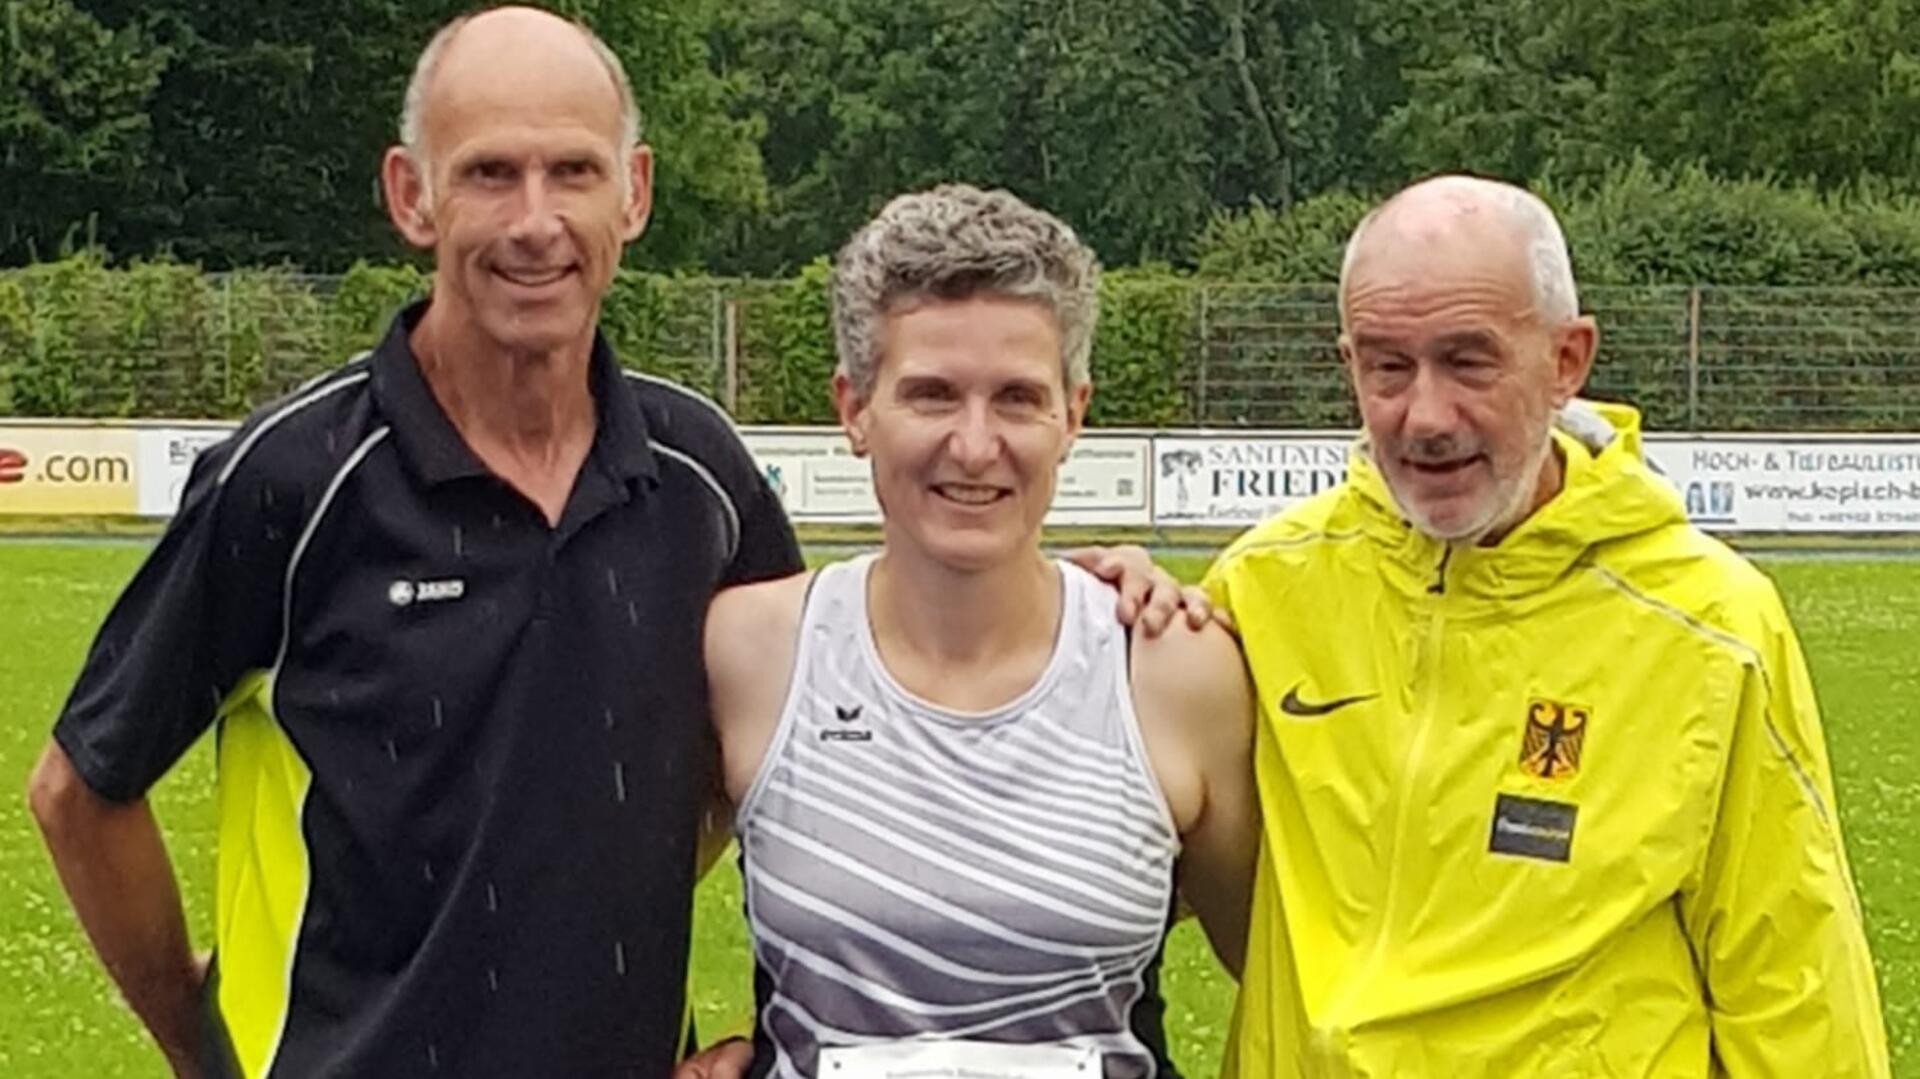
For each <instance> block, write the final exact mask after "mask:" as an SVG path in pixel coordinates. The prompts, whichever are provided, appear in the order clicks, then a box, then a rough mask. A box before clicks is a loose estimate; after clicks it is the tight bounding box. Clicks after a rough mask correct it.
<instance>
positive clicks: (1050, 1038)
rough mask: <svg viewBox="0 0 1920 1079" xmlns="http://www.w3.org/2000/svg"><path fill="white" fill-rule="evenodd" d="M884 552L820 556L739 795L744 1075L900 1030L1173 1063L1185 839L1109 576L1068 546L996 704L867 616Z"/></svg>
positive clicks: (1138, 1067)
mask: <svg viewBox="0 0 1920 1079" xmlns="http://www.w3.org/2000/svg"><path fill="white" fill-rule="evenodd" d="M873 562H874V556H872V555H869V556H867V557H864V558H859V559H855V560H853V561H850V562H843V563H840V564H837V565H833V566H828V567H826V568H823V569H822V570H820V571H819V573H818V575H817V576H816V577H815V579H814V581H813V583H812V588H811V590H810V592H809V594H808V597H807V601H806V607H805V611H804V614H803V616H802V618H801V630H800V640H799V645H798V650H797V654H796V657H795V663H794V675H793V680H792V683H791V686H790V688H789V689H788V695H787V700H786V704H785V706H784V708H783V709H782V712H781V715H780V719H779V725H778V727H777V729H776V732H775V734H774V737H773V741H772V744H771V745H770V746H769V747H768V750H767V756H766V759H765V761H764V762H763V763H762V764H761V767H760V771H759V773H758V774H757V775H756V776H755V778H754V782H753V784H752V786H751V787H750V788H749V789H748V792H747V794H746V797H745V798H743V799H742V801H741V805H740V807H739V813H738V818H737V820H738V823H737V829H738V832H739V837H740V845H741V852H742V859H741V861H742V865H743V869H744V873H745V882H746V909H747V919H748V924H749V927H750V929H751V932H752V935H753V951H754V960H755V989H756V998H757V1005H758V1016H757V1019H758V1022H757V1023H756V1030H755V1043H756V1045H755V1054H754V1057H755V1059H754V1067H753V1074H754V1075H756V1076H760V1075H778V1076H813V1075H815V1074H817V1073H818V1071H819V1068H818V1061H819V1054H820V1050H821V1049H823V1048H831V1047H837V1046H861V1045H871V1044H876V1043H888V1042H893V1041H898V1040H920V1039H935V1038H939V1039H966V1040H973V1041H989V1042H1002V1043H1017V1044H1029V1045H1031V1044H1040V1043H1044V1044H1061V1045H1068V1046H1072V1047H1075V1048H1079V1049H1083V1050H1084V1049H1091V1050H1093V1051H1094V1052H1097V1053H1098V1054H1099V1057H1100V1059H1101V1061H1102V1064H1103V1069H1102V1070H1103V1071H1104V1074H1105V1076H1106V1077H1108V1079H1132V1077H1145V1076H1161V1077H1165V1076H1173V1075H1175V1074H1176V1073H1175V1072H1174V1069H1173V1067H1172V1066H1171V1064H1170V1063H1169V1062H1168V1060H1167V1057H1166V1051H1165V1039H1164V1037H1163V1034H1162V1031H1161V1013H1162V1003H1161V1000H1160V996H1159V991H1158V985H1157V982H1158V967H1159V958H1160V949H1161V943H1162V940H1163V938H1164V935H1165V931H1166V927H1167V924H1168V918H1169V914H1170V911H1171V906H1172V893H1173V866H1174V860H1175V858H1176V857H1177V855H1178V854H1179V836H1178V834H1177V832H1176V830H1175V828H1174V826H1173V823H1172V820H1171V818H1170V816H1169V815H1168V811H1167V806H1166V800H1165V798H1164V797H1163V796H1162V794H1161V792H1160V788H1159V784H1158V783H1157V781H1156V780H1155V779H1154V777H1153V774H1152V772H1151V771H1150V770H1149V766H1148V763H1147V758H1146V754H1145V752H1144V750H1143V748H1142V745H1141V739H1140V733H1139V726H1138V723H1137V722H1136V720H1135V718H1134V712H1133V704H1132V696H1131V693H1130V691H1129V688H1128V682H1127V638H1126V633H1125V631H1124V630H1123V629H1122V628H1121V627H1120V625H1119V624H1118V623H1117V622H1116V621H1115V619H1114V615H1113V604H1114V597H1113V592H1112V591H1111V589H1109V588H1108V587H1107V586H1105V585H1103V584H1101V583H1100V582H1099V581H1097V580H1096V579H1094V578H1093V577H1092V576H1091V575H1089V574H1087V573H1086V572H1084V571H1082V570H1080V569H1078V568H1077V567H1074V566H1071V565H1068V564H1066V563H1060V564H1059V574H1060V580H1061V587H1062V599H1063V601H1064V602H1063V604H1062V617H1061V622H1060V628H1059V632H1058V637H1057V640H1056V643H1055V645H1054V651H1053V655H1052V658H1051V659H1050V660H1049V662H1048V664H1047V666H1046V669H1045V671H1044V672H1043V673H1042V674H1041V675H1040V678H1039V679H1038V681H1036V682H1035V683H1034V685H1033V686H1032V687H1030V688H1029V689H1028V690H1027V691H1026V692H1025V693H1023V694H1021V695H1020V696H1019V697H1018V698H1017V699H1015V700H1014V701H1012V702H1011V703H1009V704H1007V705H1005V706H1003V707H1001V708H998V709H995V710H993V711H991V712H987V713H956V712H953V711H950V710H948V709H944V708H941V707H938V706H936V705H934V704H932V703H930V702H928V701H926V700H924V699H922V698H919V697H916V696H915V695H913V694H912V693H909V692H908V691H907V690H906V689H904V688H902V687H901V686H900V685H899V684H898V683H897V682H895V681H894V680H893V678H892V676H891V675H889V674H888V673H887V671H886V669H885V668H884V667H883V666H882V664H881V662H880V657H879V653H878V651H877V649H876V647H875V645H874V641H873V634H872V631H871V628H870V626H869V624H868V621H867V617H866V610H867V603H866V596H867V579H868V572H869V570H870V569H871V567H872V565H873Z"/></svg>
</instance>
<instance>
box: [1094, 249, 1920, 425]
mask: <svg viewBox="0 0 1920 1079" xmlns="http://www.w3.org/2000/svg"><path fill="white" fill-rule="evenodd" d="M1334 291H1335V290H1334V288H1333V287H1332V286H1330V285H1317V286H1296V287H1273V286H1268V285H1212V286H1208V287H1206V288H1205V289H1203V290H1202V291H1201V292H1200V294H1199V296H1198V298H1197V300H1196V304H1197V307H1198V311H1197V314H1196V318H1195V324H1196V333H1195V339H1196V347H1195V359H1194V362H1193V364H1192V366H1191V369H1190V374H1189V377H1188V379H1187V382H1186V386H1187V392H1188V395H1189V399H1190V400H1191V402H1192V406H1193V415H1194V418H1195V420H1196V421H1198V422H1200V423H1202V424H1207V425H1240V424H1246V425H1254V426H1272V425H1280V424H1284V425H1293V424H1295V423H1298V424H1299V425H1300V426H1309V427H1317V426H1350V425H1354V424H1356V423H1357V422H1358V417H1357V415H1356V414H1355V413H1354V411H1353V407H1352V404H1351V396H1350V393H1349V391H1348V388H1347V385H1346V381H1345V375H1344V372H1343V371H1342V370H1341V366H1340V357H1339V353H1338V351H1337V349H1336V347H1335V340H1336V338H1337V336H1338V332H1339V331H1338V317H1339V316H1338V311H1337V309H1336V307H1335V295H1334ZM1581 300H1582V306H1583V307H1584V308H1585V309H1586V310H1587V311H1588V312H1590V313H1591V314H1593V315H1594V317H1595V318H1596V319H1597V320H1598V322H1599V324H1600V331H1601V332H1600V340H1601V343H1600V354H1599V358H1598V359H1597V360H1596V362H1595V364H1594V368H1593V374H1592V377H1591V379H1590V380H1589V382H1588V388H1587V393H1588V394H1589V395H1590V396H1593V397H1599V398H1605V399H1608V400H1617V401H1626V402H1629V403H1632V404H1634V405H1636V406H1638V407H1639V408H1640V410H1641V411H1642V413H1643V414H1644V416H1645V420H1646V423H1647V426H1649V427H1650V428H1657V429H1661V430H1687V431H1700V430H1715V431H1742V430H1779V431H1816V430H1846V431H1896V430H1903V431H1913V430H1920V289H1842V288H1753V287H1718V286H1702V287H1695V288H1688V287H1683V286H1673V287H1631V286H1595V287H1590V288H1587V289H1585V290H1583V292H1582V295H1581ZM1098 370H1099V367H1098V358H1097V357H1096V361H1095V372H1096V375H1097V373H1098Z"/></svg>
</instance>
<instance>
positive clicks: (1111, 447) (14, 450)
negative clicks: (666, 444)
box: [0, 421, 1920, 534]
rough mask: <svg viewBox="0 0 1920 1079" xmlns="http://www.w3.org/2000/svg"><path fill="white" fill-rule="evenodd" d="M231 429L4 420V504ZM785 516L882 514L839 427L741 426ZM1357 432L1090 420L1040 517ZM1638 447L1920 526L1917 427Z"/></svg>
mask: <svg viewBox="0 0 1920 1079" xmlns="http://www.w3.org/2000/svg"><path fill="white" fill-rule="evenodd" d="M231 430H232V427H231V425H219V424H197V425H188V424H175V425H155V424H121V425H110V424H101V423H89V422H85V421H32V422H25V421H15V422H9V421H0V515H5V514H16V515H17V514H36V515H68V514H103V515H105V514H111V515H128V514H139V515H141V516H148V517H165V516H168V515H170V514H172V513H173V511H174V508H175V506H177V504H178V503H179V498H180V490H181V488H182V486H183V485H184V484H185V483H186V478H187V472H188V469H189V468H191V466H192V463H193V458H194V456H195V455H197V454H198V453H199V452H200V450H202V449H204V448H205V447H207V446H209V445H212V444H213V443H215V442H218V441H219V440H220V439H222V438H225V437H226V436H227V434H228V433H229V432H230V431H231ZM741 434H742V436H743V437H744V438H745V440H746V443H747V448H748V449H749V450H750V451H752V453H753V455H754V458H755V460H757V461H758V462H759V464H760V467H761V470H762V471H763V472H764V473H765V475H766V477H767V482H768V483H769V484H771V485H772V487H773V488H774V490H776V491H778V492H779V494H780V498H781V501H782V502H783V503H784V504H785V506H786V508H787V512H788V513H789V514H791V515H792V516H793V519H794V520H796V521H800V522H805V523H840V524H870V523H874V522H876V521H878V520H879V512H880V511H879V506H878V505H877V504H876V503H875V501H874V497H873V485H872V478H871V476H870V475H869V473H868V469H867V463H866V462H865V461H863V460H861V459H859V458H857V457H854V456H853V455H852V453H850V452H849V451H848V449H847V444H846V439H845V437H844V436H843V435H842V434H841V433H840V431H839V430H838V429H837V428H797V427H770V428H747V429H745V430H743V431H742V432H741ZM1351 440H1352V435H1351V433H1348V432H1329V431H1246V432H1233V433H1227V432H1209V431H1165V432H1159V433H1147V432H1124V433H1123V432H1089V433H1087V434H1086V435H1084V436H1083V437H1082V438H1081V439H1080V441H1079V443H1078V444H1077V445H1076V446H1075V447H1074V451H1073V454H1072V456H1071V457H1070V458H1068V460H1067V463H1066V465H1065V467H1063V468H1062V469H1061V471H1060V489H1059V492H1058V493H1057V495H1056V496H1055V499H1054V507H1053V512H1052V513H1051V514H1049V515H1048V518H1047V520H1048V523H1050V524H1055V525H1133V526H1147V525H1152V526H1158V527H1183V526H1187V527H1218V528H1232V527H1241V526H1245V525H1248V524H1251V523H1253V522H1254V521H1258V520H1260V519H1262V518H1264V517H1266V516H1268V515H1270V514H1272V513H1275V512H1278V511H1279V510H1282V509H1285V508H1286V507H1288V506H1290V505H1293V504H1294V503H1296V502H1298V501H1300V500H1302V499H1305V498H1308V497H1311V496H1312V495H1314V494H1317V493H1319V492H1321V491H1324V490H1326V489H1328V488H1329V487H1332V486H1334V485H1335V484H1337V483H1339V482H1340V481H1341V480H1342V479H1344V478H1345V477H1346V470H1347V469H1346V460H1347V450H1348V447H1349V445H1350V444H1351ZM1646 453H1647V456H1648V458H1649V459H1650V460H1651V461H1652V462H1653V463H1654V464H1655V466H1657V467H1658V468H1659V469H1660V471H1661V472H1662V473H1663V474H1665V475H1666V477H1667V478H1668V480H1669V481H1671V482H1672V483H1673V485H1674V489H1675V491H1677V492H1678V493H1679V495H1680V497H1681V499H1682V501H1683V502H1684V503H1685V505H1686V507H1687V513H1688V515H1689V516H1690V517H1692V518H1693V520H1694V521H1695V522H1697V523H1698V524H1700V525H1701V526H1702V527H1704V528H1707V529H1708V530H1710V531H1715V532H1804V533H1837V532H1878V533H1888V532H1901V533H1914V534H1920V434H1912V435H1888V436H1873V437H1861V436H1852V437H1842V436H1833V437H1820V436H1806V435H1801V436H1794V437H1786V436H1777V435H1708V436H1700V437H1695V436H1679V435H1658V434H1655V435H1649V436H1648V440H1647V445H1646Z"/></svg>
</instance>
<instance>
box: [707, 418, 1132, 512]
mask: <svg viewBox="0 0 1920 1079" xmlns="http://www.w3.org/2000/svg"><path fill="white" fill-rule="evenodd" d="M741 436H742V437H743V439H744V440H745V441H746V444H747V450H748V452H750V453H752V454H753V458H754V461H755V462H756V463H758V464H759V465H760V471H761V473H762V474H763V475H765V476H766V478H767V483H768V484H769V485H770V486H772V487H773V489H774V491H775V492H776V493H778V494H779V495H780V501H781V504H782V505H784V506H785V507H786V510H787V515H788V516H789V517H791V518H792V519H793V520H795V521H797V522H803V523H804V522H812V523H833V522H842V523H848V524H867V523H872V522H876V521H878V520H879V519H880V505H879V503H878V502H877V501H876V500H875V499H874V496H873V471H872V467H871V465H870V464H869V463H868V462H867V461H865V460H863V459H861V458H858V457H855V456H854V455H853V452H852V451H851V450H850V449H848V448H847V438H846V435H844V434H843V433H841V432H840V431H839V430H837V429H830V428H815V429H806V428H757V429H755V428H749V429H746V430H743V431H742V432H741ZM1151 445H1152V440H1151V439H1149V438H1147V437H1146V436H1144V435H1108V436H1088V437H1084V438H1082V439H1080V441H1079V442H1078V443H1077V444H1076V445H1075V446H1074V449H1073V453H1072V454H1071V455H1069V456H1068V458H1067V461H1066V463H1065V464H1064V465H1062V466H1061V468H1060V479H1059V487H1058V489H1057V490H1056V491H1055V493H1054V500H1053V510H1052V512H1050V513H1049V514H1048V515H1047V523H1048V524H1055V525H1062V524H1071V525H1095V524H1112V525H1146V524H1150V523H1151V521H1152V516H1151V507H1150V505H1149V501H1148V491H1149V488H1150V484H1149V481H1148V479H1147V461H1148V458H1149V456H1150V453H1151V449H1150V447H1151Z"/></svg>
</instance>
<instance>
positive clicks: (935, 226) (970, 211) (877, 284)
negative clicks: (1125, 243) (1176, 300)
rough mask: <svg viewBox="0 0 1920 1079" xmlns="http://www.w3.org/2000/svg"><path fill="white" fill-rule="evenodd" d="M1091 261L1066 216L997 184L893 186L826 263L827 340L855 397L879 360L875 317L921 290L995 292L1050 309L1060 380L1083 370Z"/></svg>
mask: <svg viewBox="0 0 1920 1079" xmlns="http://www.w3.org/2000/svg"><path fill="white" fill-rule="evenodd" d="M1099 280H1100V268H1099V265H1098V263H1097V262H1096V261H1095V259H1094V255H1093V249H1092V248H1090V247H1088V246H1087V245H1086V244H1084V243H1081V242H1080V238H1079V237H1078V236H1076V235H1074V232H1073V229H1071V228H1069V227H1067V224H1066V222H1064V221H1061V220H1060V219H1059V218H1057V217H1055V216H1053V215H1052V214H1050V213H1047V212H1046V211H1044V210H1039V209H1035V208H1034V207H1032V206H1029V205H1027V204H1026V203H1025V202H1022V201H1021V200H1020V199H1019V198H1018V197H1016V196H1014V195H1012V194H1010V193H1008V192H1006V191H982V190H981V189H979V188H977V187H971V186H969V185H967V184H942V185H940V186H939V187H936V188H933V189H932V190H930V191H921V192H917V193H915V194H911V195H901V196H899V197H898V198H895V199H894V200H893V201H891V202H889V203H887V205H886V208H885V209H883V210H881V211H880V214H879V216H877V217H875V218H874V219H873V220H872V221H869V222H867V224H866V225H864V226H863V227H862V228H861V229H860V231H858V232H856V233H854V234H853V238H852V239H850V240H848V241H847V245H846V246H845V247H842V248H841V249H840V254H839V255H838V256H837V257H836V258H835V259H834V263H833V340H834V346H835V348H836V350H837V351H838V353H839V357H840V372H841V374H843V375H845V376H846V377H847V380H848V381H849V382H851V383H852V384H853V389H854V392H855V393H857V394H859V395H860V396H861V397H862V398H864V397H866V396H868V395H869V394H871V393H872V392H873V385H874V381H875V379H876V378H877V377H878V374H879V370H880V351H881V348H882V346H883V342H882V341H881V340H880V338H881V330H882V325H883V320H884V319H885V318H886V317H887V316H889V315H893V314H897V313H899V311H900V310H901V309H902V308H903V307H905V306H909V305H912V304H914V303H916V302H921V301H926V300H964V299H969V298H972V297H975V296H981V295H992V296H1004V297H1007V298H1010V299H1017V300H1030V301H1033V302H1034V303H1038V304H1040V305H1042V306H1044V307H1045V308H1046V309H1047V310H1048V311H1050V312H1052V314H1053V317H1054V321H1055V322H1056V323H1057V324H1058V325H1059V327H1060V372H1061V375H1062V377H1063V380H1064V381H1065V383H1066V386H1067V388H1068V389H1069V390H1071V389H1076V388H1078V387H1079V386H1081V385H1082V384H1084V383H1085V382H1086V381H1087V380H1088V377H1089V376H1088V356H1089V354H1090V353H1091V352H1092V350H1093V327H1094V322H1095V320H1096V319H1098V317H1099V313H1100V301H1099V293H1098V286H1099Z"/></svg>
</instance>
